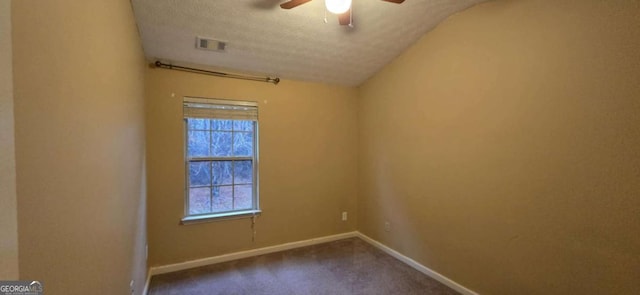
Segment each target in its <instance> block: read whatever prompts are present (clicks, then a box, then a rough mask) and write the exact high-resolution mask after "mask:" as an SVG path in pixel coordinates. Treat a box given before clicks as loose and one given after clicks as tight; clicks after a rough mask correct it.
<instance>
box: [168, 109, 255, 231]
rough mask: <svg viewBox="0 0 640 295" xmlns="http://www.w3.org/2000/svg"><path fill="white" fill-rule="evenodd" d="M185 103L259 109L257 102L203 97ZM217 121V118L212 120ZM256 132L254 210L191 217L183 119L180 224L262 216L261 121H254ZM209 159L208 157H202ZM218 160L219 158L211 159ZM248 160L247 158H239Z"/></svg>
mask: <svg viewBox="0 0 640 295" xmlns="http://www.w3.org/2000/svg"><path fill="white" fill-rule="evenodd" d="M184 103H205V104H213V105H230V106H249V107H256V108H257V107H258V103H257V102H252V101H238V100H225V99H209V98H201V97H184V100H183V104H184ZM212 119H215V118H212ZM254 122H255V124H254V131H253V150H254V151H253V152H254V155H253V157H249V158H252V159H253V160H252V162H253V196H252V198H253V208H252V209H247V210H236V211H226V212H220V213H209V214H198V215H190V214H189V162H190V161H189V158H188V157H187V153H188V143H187V140H188V136H189V131H188V128H189V126H188V124H187V121H186V117H185V118H183V124H184V126H183V139H182V144H183V149H184V155H183V158H184V169H185V171H184V176H185V179H184V181H185V183H184V195H183V199H184V205H183V210H184V211H183V217H182V218H181V219H180V224H182V225H189V224H198V223H204V222H212V221H222V220H233V219H242V218H254V217H255V216H258V215H261V214H262V210H260V198H259V191H260V190H259V186H260V181H259V173H258V171H259V160H258V159H259V154H260V152H259V148H260V147H259V144H258V142H259V141H258V138H259V130H260V128H259V121H258V119H257V118H256V120H255V121H254ZM202 158H207V157H202ZM211 158H217V157H211ZM225 158H228V159H230V160H233V158H234V157H225ZM239 158H246V157H239Z"/></svg>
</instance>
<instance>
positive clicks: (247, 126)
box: [233, 120, 253, 131]
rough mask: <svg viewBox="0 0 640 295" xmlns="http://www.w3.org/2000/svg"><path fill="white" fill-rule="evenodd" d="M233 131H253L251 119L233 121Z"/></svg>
mask: <svg viewBox="0 0 640 295" xmlns="http://www.w3.org/2000/svg"><path fill="white" fill-rule="evenodd" d="M233 130H234V131H253V121H240V120H235V121H233Z"/></svg>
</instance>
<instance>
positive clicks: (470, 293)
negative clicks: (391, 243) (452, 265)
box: [357, 232, 478, 295]
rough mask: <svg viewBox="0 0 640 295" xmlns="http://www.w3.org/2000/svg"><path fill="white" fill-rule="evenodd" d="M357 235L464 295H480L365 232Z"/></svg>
mask: <svg viewBox="0 0 640 295" xmlns="http://www.w3.org/2000/svg"><path fill="white" fill-rule="evenodd" d="M357 236H358V237H359V238H361V239H362V240H364V241H366V242H367V243H369V244H371V245H372V246H374V247H376V248H378V249H380V250H382V251H384V252H385V253H387V254H389V255H391V256H393V257H395V258H396V259H398V260H400V261H402V262H404V263H405V264H407V265H409V266H411V267H413V268H415V269H416V270H417V271H419V272H421V273H423V274H425V275H427V276H429V277H431V278H432V279H434V280H436V281H438V282H440V283H443V284H445V285H447V286H448V287H449V288H451V289H453V290H456V291H457V292H458V293H460V294H463V295H478V293H476V292H474V291H472V290H470V289H468V288H466V287H464V286H463V285H460V284H458V283H456V282H455V281H453V280H451V279H449V278H447V277H445V276H443V275H441V274H439V273H437V272H436V271H434V270H432V269H430V268H428V267H426V266H424V265H422V264H420V263H418V262H417V261H415V260H413V259H411V258H409V257H407V256H404V255H402V254H401V253H400V252H398V251H396V250H393V249H391V248H389V247H387V246H385V245H384V244H382V243H380V242H378V241H376V240H374V239H372V238H370V237H368V236H366V235H365V234H363V233H361V232H357Z"/></svg>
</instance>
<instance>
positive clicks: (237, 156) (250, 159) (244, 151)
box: [184, 98, 258, 219]
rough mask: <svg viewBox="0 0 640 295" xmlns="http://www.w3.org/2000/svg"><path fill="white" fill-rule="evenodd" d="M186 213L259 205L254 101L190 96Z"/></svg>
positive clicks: (213, 213) (249, 210) (248, 209)
mask: <svg viewBox="0 0 640 295" xmlns="http://www.w3.org/2000/svg"><path fill="white" fill-rule="evenodd" d="M184 121H185V133H186V134H185V165H186V167H185V171H186V174H187V175H186V201H185V219H200V218H212V217H220V216H229V215H236V214H253V213H255V212H257V210H258V193H257V164H258V163H257V143H258V138H257V134H258V132H257V129H258V109H257V105H256V103H254V102H240V101H227V100H212V99H201V98H185V102H184Z"/></svg>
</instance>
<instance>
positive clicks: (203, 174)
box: [189, 162, 211, 186]
mask: <svg viewBox="0 0 640 295" xmlns="http://www.w3.org/2000/svg"><path fill="white" fill-rule="evenodd" d="M203 185H208V186H211V162H191V163H189V186H203Z"/></svg>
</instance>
